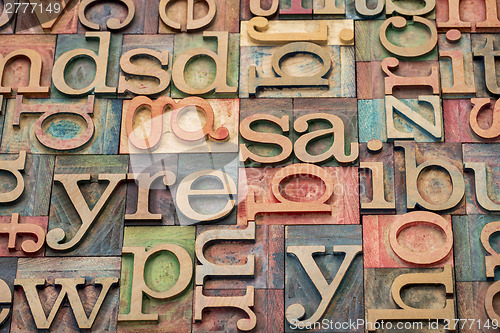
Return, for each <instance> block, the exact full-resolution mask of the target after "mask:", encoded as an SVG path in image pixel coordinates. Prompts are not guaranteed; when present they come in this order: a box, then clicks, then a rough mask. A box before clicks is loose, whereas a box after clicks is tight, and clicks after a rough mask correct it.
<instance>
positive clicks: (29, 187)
mask: <svg viewBox="0 0 500 333" xmlns="http://www.w3.org/2000/svg"><path fill="white" fill-rule="evenodd" d="M0 157H1V160H2V161H8V160H16V159H17V158H18V157H19V155H1V156H0ZM54 163H55V156H49V155H32V154H27V155H26V164H25V168H24V174H23V179H24V191H23V194H22V195H21V196H20V197H19V198H18V199H17V200H16V201H14V202H12V203H2V204H1V205H0V215H3V216H7V215H11V214H12V213H19V214H20V215H21V216H48V214H49V204H50V195H49V193H50V191H51V187H52V177H53V174H54ZM0 180H1V181H0V189H1V192H2V193H7V192H10V191H12V190H13V189H14V188H15V187H16V184H17V182H16V180H15V178H14V177H13V175H12V173H10V172H8V171H6V170H1V171H0Z"/></svg>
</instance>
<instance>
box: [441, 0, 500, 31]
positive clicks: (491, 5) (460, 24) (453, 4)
mask: <svg viewBox="0 0 500 333" xmlns="http://www.w3.org/2000/svg"><path fill="white" fill-rule="evenodd" d="M497 5H498V3H497V2H496V0H493V1H478V0H471V1H467V2H462V1H456V0H437V1H436V23H437V27H438V29H440V30H443V31H446V30H449V29H459V30H460V31H472V32H494V31H498V28H499V23H500V22H499V20H498V13H497V12H496V8H497Z"/></svg>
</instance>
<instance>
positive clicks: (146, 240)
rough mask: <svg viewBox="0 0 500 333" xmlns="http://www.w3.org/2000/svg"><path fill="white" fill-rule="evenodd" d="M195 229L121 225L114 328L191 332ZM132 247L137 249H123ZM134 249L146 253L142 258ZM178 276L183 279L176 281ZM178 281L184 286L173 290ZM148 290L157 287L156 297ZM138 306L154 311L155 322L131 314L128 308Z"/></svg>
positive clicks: (150, 312) (147, 310)
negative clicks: (118, 286)
mask: <svg viewBox="0 0 500 333" xmlns="http://www.w3.org/2000/svg"><path fill="white" fill-rule="evenodd" d="M195 232H196V229H195V227H172V226H169V227H165V226H161V227H159V226H156V227H126V228H125V234H124V239H123V249H124V250H123V251H124V254H123V256H122V271H121V283H120V318H119V321H118V332H137V331H151V332H176V333H177V332H179V333H180V332H191V316H192V311H193V280H192V279H191V278H192V275H193V269H192V267H193V263H194V239H195ZM179 247H180V249H179ZM132 250H133V251H137V252H134V253H135V254H132V253H129V252H127V253H126V251H132ZM150 251H151V252H150ZM156 251H158V252H156ZM172 251H175V252H172ZM138 253H141V254H143V253H146V255H148V256H149V257H146V258H144V255H143V256H142V257H141V256H139V255H138ZM181 255H182V257H181ZM185 255H187V256H189V257H190V260H189V261H185V260H184V259H187V257H186V258H184V256H185ZM143 258H144V259H145V260H143ZM148 258H149V259H150V260H148ZM189 267H191V270H189V271H186V273H187V275H184V270H185V269H189ZM139 268H140V269H142V271H143V273H144V274H143V277H139V276H136V275H135V274H136V273H135V269H139ZM181 271H182V275H181ZM180 279H185V280H184V281H180ZM142 281H145V285H146V288H149V290H148V289H146V288H144V289H143V288H142V285H141V282H142ZM178 282H179V283H183V286H184V284H185V285H186V287H185V289H183V290H181V291H178V289H176V291H177V292H176V293H174V291H172V288H173V286H174V285H175V284H176V283H178ZM137 289H139V290H137ZM150 290H155V291H158V292H159V293H160V294H159V295H160V297H158V298H157V297H156V296H157V295H158V294H157V295H149V293H150V292H149V291H150ZM168 291H172V292H171V293H174V295H172V297H165V298H161V296H163V295H165V294H166V293H167V292H168ZM162 293H163V295H161V294H162ZM136 294H139V295H140V298H139V299H137V298H136V297H135V295H136ZM153 296H155V297H153ZM137 302H141V304H137ZM138 306H140V309H142V313H143V314H145V315H154V314H156V315H157V316H158V319H157V320H156V321H155V322H152V321H150V320H149V321H147V320H144V319H143V320H141V317H144V316H140V315H135V314H134V313H132V311H131V309H132V308H137V307H138ZM135 313H137V311H135ZM133 315H134V316H133ZM127 316H129V317H128V318H127ZM124 319H127V320H124ZM134 319H135V320H134Z"/></svg>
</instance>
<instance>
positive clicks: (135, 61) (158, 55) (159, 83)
mask: <svg viewBox="0 0 500 333" xmlns="http://www.w3.org/2000/svg"><path fill="white" fill-rule="evenodd" d="M137 49H147V50H148V51H147V52H149V53H145V51H142V50H137ZM153 52H154V53H155V58H153V57H151V56H150V55H151V53H153ZM147 54H149V56H148V55H147ZM173 54H174V36H158V35H125V36H124V37H123V46H122V58H121V60H120V61H121V62H122V65H121V72H120V79H119V85H118V93H119V94H121V95H122V96H123V97H134V96H135V95H136V94H137V95H148V96H149V95H153V96H169V95H170V79H171V74H172V59H173ZM163 60H166V63H162V61H163ZM124 62H125V64H126V65H125V66H124V65H123V63H124ZM136 66H137V67H136ZM159 72H161V74H160V73H159ZM163 72H164V73H165V74H164V73H163ZM150 75H155V76H156V78H155V79H153V78H152V77H151V76H150ZM158 78H159V79H158ZM163 81H165V82H163ZM164 86H166V87H165V88H164V89H163V90H162V87H164ZM158 91H159V92H158Z"/></svg>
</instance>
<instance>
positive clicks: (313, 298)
mask: <svg viewBox="0 0 500 333" xmlns="http://www.w3.org/2000/svg"><path fill="white" fill-rule="evenodd" d="M285 239H286V251H287V255H286V257H285V276H286V281H285V311H286V315H285V317H286V320H285V332H294V331H296V329H297V328H298V327H303V328H305V329H309V330H308V331H310V332H332V331H334V330H335V327H334V326H329V327H328V328H327V327H324V326H320V327H318V326H313V325H315V324H314V323H315V322H320V323H322V322H323V320H326V321H327V322H331V321H333V322H349V321H353V322H356V321H357V320H359V319H363V306H364V305H363V258H362V256H361V226H354V225H350V226H340V225H335V226H326V225H323V226H315V227H311V226H291V227H290V226H288V227H286V231H285ZM313 253H314V254H315V255H314V256H313V255H312V254H313ZM344 255H345V256H344ZM320 267H321V268H320ZM312 274H313V275H312ZM311 275H312V276H311ZM327 281H328V282H327ZM329 281H332V282H329ZM344 300H346V301H344ZM347 300H348V301H347ZM299 310H304V312H305V314H304V316H303V317H302V318H300V322H295V321H294V319H297V317H298V315H297V314H298V313H300V312H301V311H299ZM294 322H295V324H294ZM310 328H312V329H310ZM343 331H345V332H363V326H362V325H361V327H359V326H358V327H356V329H354V330H353V329H351V328H349V329H348V330H343Z"/></svg>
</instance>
